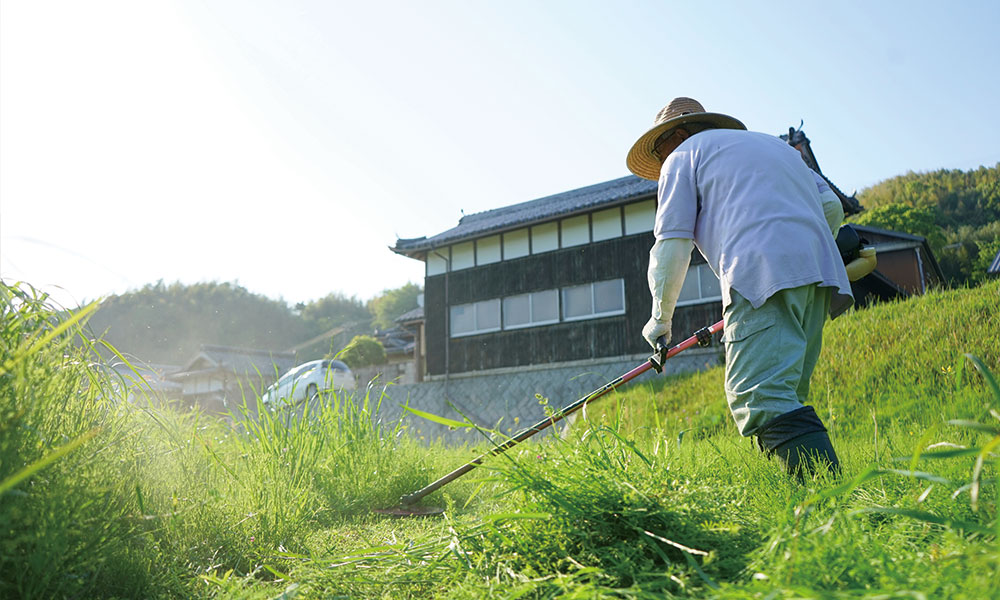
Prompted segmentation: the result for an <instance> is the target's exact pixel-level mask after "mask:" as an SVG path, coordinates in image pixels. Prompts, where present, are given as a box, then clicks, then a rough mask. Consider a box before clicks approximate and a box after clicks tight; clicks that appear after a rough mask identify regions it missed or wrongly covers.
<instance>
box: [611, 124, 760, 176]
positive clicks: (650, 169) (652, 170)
mask: <svg viewBox="0 0 1000 600" xmlns="http://www.w3.org/2000/svg"><path fill="white" fill-rule="evenodd" d="M685 123H708V124H710V125H713V126H715V127H718V128H719V129H746V128H747V127H746V125H744V124H743V123H742V122H740V120H739V119H735V118H733V117H730V116H729V115H724V114H722V113H691V114H687V115H681V116H679V117H674V118H673V119H669V120H667V121H664V122H662V123H659V124H657V125H654V126H653V127H652V128H651V129H650V130H649V131H647V132H646V133H644V134H643V135H642V137H640V138H639V139H638V140H636V142H635V144H632V149H631V150H629V151H628V156H627V157H626V158H625V164H626V165H627V166H628V170H629V171H632V172H633V173H635V174H636V175H638V176H639V177H642V178H643V179H649V180H651V181H656V180H658V179H659V178H660V164H661V163H660V161H659V160H658V159H657V158H656V157H655V156H653V142H655V141H656V139H657V138H658V137H660V136H661V135H663V134H664V132H666V131H667V130H669V129H673V128H674V127H678V126H680V125H684V124H685Z"/></svg>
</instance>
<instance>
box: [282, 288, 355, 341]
mask: <svg viewBox="0 0 1000 600" xmlns="http://www.w3.org/2000/svg"><path fill="white" fill-rule="evenodd" d="M296 308H298V309H299V314H300V315H301V316H302V319H303V320H304V321H305V322H306V325H307V326H309V328H310V329H312V330H313V331H315V332H316V334H317V335H318V334H320V333H322V332H325V331H329V330H331V329H333V328H334V327H339V326H350V325H354V324H363V325H365V326H367V325H368V324H369V323H370V322H371V318H372V316H371V313H369V312H368V308H367V307H366V306H365V303H364V302H362V301H361V300H358V299H357V297H355V296H351V297H350V298H348V297H347V296H345V295H344V294H341V293H333V294H328V295H326V296H324V297H322V298H320V299H319V300H315V301H313V302H310V303H308V304H300V305H299V306H297V307H296Z"/></svg>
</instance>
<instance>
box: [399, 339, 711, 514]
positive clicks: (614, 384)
mask: <svg viewBox="0 0 1000 600" xmlns="http://www.w3.org/2000/svg"><path fill="white" fill-rule="evenodd" d="M722 326H723V322H722V321H719V322H718V323H716V324H715V325H711V326H709V327H704V328H702V329H699V330H698V332H697V333H695V334H694V335H692V336H691V337H689V338H688V339H686V340H684V341H683V342H681V343H679V344H677V345H676V346H674V347H673V348H670V349H669V350H667V349H666V348H665V347H664V348H663V350H662V351H661V352H658V353H657V354H654V355H653V356H651V357H649V360H647V361H646V362H644V363H642V364H641V365H639V366H638V367H635V368H634V369H632V370H631V371H629V372H628V373H625V374H624V375H621V376H619V377H618V378H616V379H614V380H613V381H609V382H608V383H606V384H604V385H603V386H601V387H599V388H598V389H596V390H594V391H593V392H590V393H589V394H587V395H586V396H584V397H582V398H580V399H579V400H577V401H576V402H574V403H572V404H570V405H569V406H566V407H565V408H563V409H562V410H560V411H558V412H556V413H554V414H553V415H551V416H549V417H546V418H544V419H542V420H541V421H539V422H537V423H535V424H534V425H532V426H531V427H529V428H527V429H523V430H521V431H520V432H518V433H517V434H516V435H514V437H512V438H510V439H509V440H507V441H506V442H504V443H503V444H500V445H499V446H496V447H495V448H493V449H492V450H490V451H489V452H487V453H485V454H482V455H480V456H479V457H478V458H475V459H473V460H471V461H469V462H467V463H466V464H464V465H462V466H461V467H459V468H457V469H455V470H454V471H452V472H451V473H448V474H447V475H445V476H444V477H442V478H441V479H438V480H437V481H435V482H433V483H431V484H430V485H428V486H426V487H424V488H422V489H419V490H417V491H415V492H413V493H412V494H406V495H405V496H403V497H402V498H400V499H399V503H400V504H401V505H403V506H408V505H411V504H415V503H416V502H417V501H419V500H420V499H421V498H423V497H424V496H426V495H428V494H430V493H432V492H435V491H437V490H438V489H439V488H441V487H442V486H444V485H446V484H448V483H451V482H452V481H454V480H456V479H458V478H459V477H461V476H462V475H465V474H466V473H468V472H469V471H471V470H472V469H475V468H476V467H478V466H479V465H480V464H482V462H483V460H485V459H486V458H488V457H490V456H496V455H497V454H502V453H504V452H506V451H507V450H510V449H511V448H513V447H514V446H516V445H518V444H520V443H521V442H523V441H524V440H526V439H528V438H530V437H531V436H533V435H535V434H536V433H538V432H540V431H543V430H545V429H548V428H549V427H551V426H552V425H555V424H556V423H558V422H559V421H562V420H563V419H565V418H566V417H568V416H569V415H571V414H573V413H575V412H576V411H578V410H580V409H581V408H583V407H584V406H586V404H587V403H588V402H590V401H591V400H596V399H597V398H600V397H601V396H603V395H604V394H607V393H608V392H610V391H611V390H614V389H617V388H618V387H620V386H622V385H624V384H626V383H628V382H629V381H632V380H633V379H635V378H636V377H638V376H639V375H642V374H643V373H645V372H646V371H648V370H650V369H655V370H656V372H657V373H659V372H661V371H662V370H663V362H664V361H666V360H667V359H668V358H671V357H673V356H676V355H677V354H680V353H681V352H683V351H685V350H687V349H688V348H690V347H691V346H694V345H695V344H700V345H702V346H707V345H708V344H707V342H708V341H710V340H711V338H712V334H715V333H718V332H720V331H722ZM657 341H659V340H657ZM665 343H666V341H665V340H664V345H665Z"/></svg>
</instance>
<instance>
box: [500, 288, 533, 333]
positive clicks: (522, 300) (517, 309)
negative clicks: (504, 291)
mask: <svg viewBox="0 0 1000 600" xmlns="http://www.w3.org/2000/svg"><path fill="white" fill-rule="evenodd" d="M529 323H531V305H530V297H529V296H528V294H521V295H520V296H511V297H509V298H504V299H503V326H504V327H505V328H506V327H523V326H525V325H528V324H529Z"/></svg>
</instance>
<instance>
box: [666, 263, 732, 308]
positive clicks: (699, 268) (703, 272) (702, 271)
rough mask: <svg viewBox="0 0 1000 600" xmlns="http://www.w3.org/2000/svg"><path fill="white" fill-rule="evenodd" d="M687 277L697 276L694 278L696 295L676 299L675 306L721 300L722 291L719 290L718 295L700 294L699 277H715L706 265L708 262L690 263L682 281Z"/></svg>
mask: <svg viewBox="0 0 1000 600" xmlns="http://www.w3.org/2000/svg"><path fill="white" fill-rule="evenodd" d="M688 277H695V278H697V279H696V280H695V283H696V284H697V286H698V297H697V298H693V299H690V300H680V299H678V300H677V304H676V306H693V305H695V304H708V303H709V302H721V301H722V293H721V291H720V293H719V295H718V296H702V295H701V278H702V277H715V273H714V272H712V269H711V268H710V267H709V266H708V263H701V264H698V265H691V266H689V267H688V272H687V274H686V275H685V276H684V281H685V282H686V281H687V278H688ZM716 279H718V278H717V277H716ZM720 290H721V282H720Z"/></svg>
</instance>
